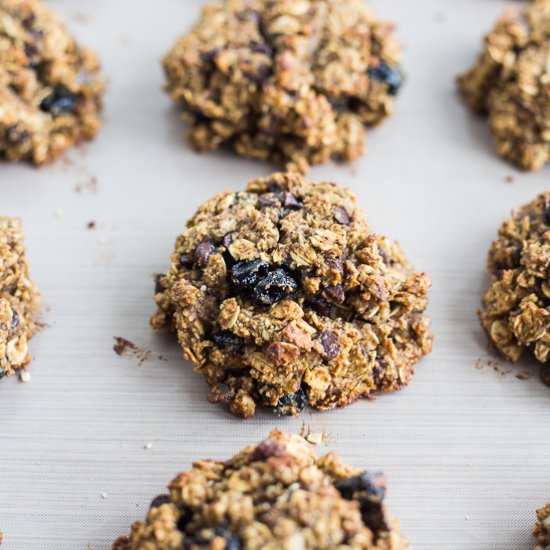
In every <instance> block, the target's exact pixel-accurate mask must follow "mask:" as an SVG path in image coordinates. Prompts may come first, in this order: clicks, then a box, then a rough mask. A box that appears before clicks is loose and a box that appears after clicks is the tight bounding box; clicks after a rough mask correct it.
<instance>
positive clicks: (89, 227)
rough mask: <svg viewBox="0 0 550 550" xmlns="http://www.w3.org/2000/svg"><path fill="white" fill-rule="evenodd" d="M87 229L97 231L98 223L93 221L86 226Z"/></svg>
mask: <svg viewBox="0 0 550 550" xmlns="http://www.w3.org/2000/svg"><path fill="white" fill-rule="evenodd" d="M86 227H87V228H88V229H95V228H96V223H95V222H94V221H93V220H92V221H90V222H88V223H87V224H86Z"/></svg>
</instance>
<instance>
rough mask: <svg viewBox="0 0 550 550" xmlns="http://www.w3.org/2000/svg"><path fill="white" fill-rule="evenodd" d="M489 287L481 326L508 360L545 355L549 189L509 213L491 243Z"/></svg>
mask: <svg viewBox="0 0 550 550" xmlns="http://www.w3.org/2000/svg"><path fill="white" fill-rule="evenodd" d="M487 267H488V269H489V272H490V275H491V285H490V287H489V289H488V290H487V292H486V293H485V295H484V296H483V305H484V306H485V309H484V310H483V311H482V312H481V313H480V318H481V324H482V325H483V328H484V329H485V330H486V332H487V334H488V335H489V338H490V340H491V342H492V343H493V344H494V345H495V346H496V348H497V349H498V350H499V351H500V352H501V353H502V354H503V355H505V356H506V357H507V358H508V359H510V360H511V361H514V362H515V361H517V360H518V359H519V358H520V356H521V355H522V353H523V352H524V351H525V350H528V351H530V352H532V353H534V355H535V357H536V358H537V359H538V360H539V361H540V362H541V363H547V362H548V361H549V358H550V193H542V194H541V195H539V196H538V197H537V198H536V199H535V200H534V201H532V202H530V203H529V204H527V205H525V206H523V207H522V208H520V209H519V210H518V211H517V212H514V213H513V215H512V218H511V219H509V220H507V221H505V222H504V223H503V224H502V226H501V228H500V229H499V232H498V239H497V240H496V241H495V242H494V243H493V244H492V245H491V248H490V250H489V257H488V260H487Z"/></svg>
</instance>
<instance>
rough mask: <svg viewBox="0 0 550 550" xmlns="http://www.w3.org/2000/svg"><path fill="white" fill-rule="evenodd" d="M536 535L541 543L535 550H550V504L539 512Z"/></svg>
mask: <svg viewBox="0 0 550 550" xmlns="http://www.w3.org/2000/svg"><path fill="white" fill-rule="evenodd" d="M534 535H535V537H537V539H538V541H539V543H540V544H539V546H537V547H536V548H535V550H550V502H548V503H546V506H544V507H543V508H541V509H540V510H537V524H536V526H535V531H534Z"/></svg>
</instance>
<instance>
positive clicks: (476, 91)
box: [458, 0, 550, 181]
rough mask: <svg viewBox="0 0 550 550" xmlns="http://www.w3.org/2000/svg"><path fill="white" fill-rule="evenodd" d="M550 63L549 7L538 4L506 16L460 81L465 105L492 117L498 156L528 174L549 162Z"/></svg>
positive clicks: (541, 1) (544, 2)
mask: <svg viewBox="0 0 550 550" xmlns="http://www.w3.org/2000/svg"><path fill="white" fill-rule="evenodd" d="M549 59H550V1H549V0H535V1H533V2H530V3H529V4H528V5H527V6H525V7H523V8H514V9H509V10H507V11H506V12H505V13H504V14H503V16H502V17H501V18H500V19H499V20H498V22H497V24H496V26H495V29H494V30H493V31H492V32H491V33H489V34H488V35H487V36H486V38H485V48H484V50H483V52H482V54H481V55H480V56H479V58H478V60H477V63H476V64H475V65H474V66H473V67H472V68H471V69H470V70H469V71H467V72H466V73H465V74H463V75H462V76H460V77H459V78H458V84H459V88H460V91H461V92H462V95H463V97H464V99H465V101H466V103H467V104H468V105H469V106H470V107H471V108H472V109H473V110H474V111H478V112H481V113H488V114H489V127H490V130H491V134H492V136H493V141H494V143H495V147H496V150H497V153H498V154H499V155H501V156H502V157H504V158H506V159H508V160H509V161H511V162H513V163H514V164H516V165H517V166H519V167H520V168H523V169H525V170H537V169H539V168H541V167H542V166H543V165H544V164H546V163H547V162H550V85H549V83H550V63H549V62H548V60H549ZM508 181H512V179H511V177H510V176H509V178H508Z"/></svg>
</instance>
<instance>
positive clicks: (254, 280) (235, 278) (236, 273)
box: [231, 260, 269, 290]
mask: <svg viewBox="0 0 550 550" xmlns="http://www.w3.org/2000/svg"><path fill="white" fill-rule="evenodd" d="M268 271H269V264H267V263H266V262H264V261H262V260H250V261H242V262H237V263H236V264H235V265H234V266H233V267H232V268H231V282H232V283H233V284H234V285H235V286H236V287H237V288H240V289H244V290H252V289H253V288H254V287H255V286H256V285H257V284H258V282H259V281H260V280H261V279H263V278H264V277H265V276H266V275H267V273H268Z"/></svg>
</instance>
